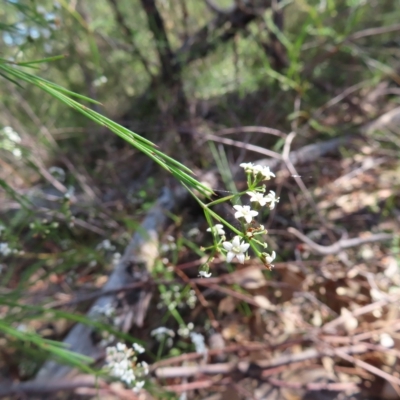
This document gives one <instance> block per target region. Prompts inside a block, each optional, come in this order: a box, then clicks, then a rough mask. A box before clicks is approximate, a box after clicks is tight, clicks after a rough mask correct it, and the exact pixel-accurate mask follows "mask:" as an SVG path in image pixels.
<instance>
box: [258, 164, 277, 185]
mask: <svg viewBox="0 0 400 400" xmlns="http://www.w3.org/2000/svg"><path fill="white" fill-rule="evenodd" d="M253 174H254V175H257V174H261V175H263V176H264V179H263V180H265V181H269V180H270V179H271V177H274V178H275V174H274V173H273V172H271V170H270V169H269V167H263V166H261V165H255V166H254V167H253Z"/></svg>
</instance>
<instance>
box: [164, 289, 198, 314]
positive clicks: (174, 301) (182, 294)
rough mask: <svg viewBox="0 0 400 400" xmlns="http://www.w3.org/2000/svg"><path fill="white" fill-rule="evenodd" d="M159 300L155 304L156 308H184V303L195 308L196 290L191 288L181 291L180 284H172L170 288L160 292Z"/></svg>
mask: <svg viewBox="0 0 400 400" xmlns="http://www.w3.org/2000/svg"><path fill="white" fill-rule="evenodd" d="M160 300H161V301H160V302H159V303H158V304H157V308H158V309H161V308H164V307H168V308H170V309H171V308H184V307H185V304H186V305H187V306H189V307H190V308H191V309H193V308H195V306H196V302H197V297H196V292H195V291H194V290H193V289H190V290H189V291H183V288H182V286H180V285H173V286H172V287H170V290H166V291H165V292H163V293H161V294H160Z"/></svg>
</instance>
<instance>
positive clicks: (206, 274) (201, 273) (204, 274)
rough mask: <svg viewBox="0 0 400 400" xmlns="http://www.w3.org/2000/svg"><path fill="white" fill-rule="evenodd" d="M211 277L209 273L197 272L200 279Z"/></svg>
mask: <svg viewBox="0 0 400 400" xmlns="http://www.w3.org/2000/svg"><path fill="white" fill-rule="evenodd" d="M211 275H212V273H211V272H207V271H199V276H200V278H209V277H210V276H211Z"/></svg>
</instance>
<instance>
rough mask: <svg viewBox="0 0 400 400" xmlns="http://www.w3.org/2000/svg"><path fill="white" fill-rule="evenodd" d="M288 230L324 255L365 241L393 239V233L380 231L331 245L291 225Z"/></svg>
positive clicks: (316, 251) (359, 244)
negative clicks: (323, 244) (316, 241)
mask: <svg viewBox="0 0 400 400" xmlns="http://www.w3.org/2000/svg"><path fill="white" fill-rule="evenodd" d="M288 232H289V233H292V234H293V235H295V236H296V237H298V238H299V239H300V240H302V241H303V242H304V243H306V244H307V245H308V246H309V247H310V249H311V251H313V252H314V253H318V254H322V255H329V254H337V253H339V252H340V251H342V250H344V249H349V248H350V247H356V246H361V245H362V244H365V243H372V242H380V241H383V240H391V239H393V235H390V234H387V233H378V234H376V235H371V236H368V237H365V238H360V237H357V238H352V239H343V238H342V239H340V240H339V241H337V242H336V243H334V244H332V245H330V246H321V245H320V244H317V243H315V242H313V241H312V240H311V239H310V238H308V237H307V236H306V235H304V234H303V233H301V232H300V231H298V230H297V229H296V228H293V227H290V228H288Z"/></svg>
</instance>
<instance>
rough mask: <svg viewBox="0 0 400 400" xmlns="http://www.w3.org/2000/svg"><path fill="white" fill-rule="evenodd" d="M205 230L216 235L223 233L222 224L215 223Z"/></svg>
mask: <svg viewBox="0 0 400 400" xmlns="http://www.w3.org/2000/svg"><path fill="white" fill-rule="evenodd" d="M207 232H212V233H216V234H217V235H220V236H223V235H225V231H224V226H223V225H221V224H215V225H214V226H213V227H210V228H208V229H207Z"/></svg>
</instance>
